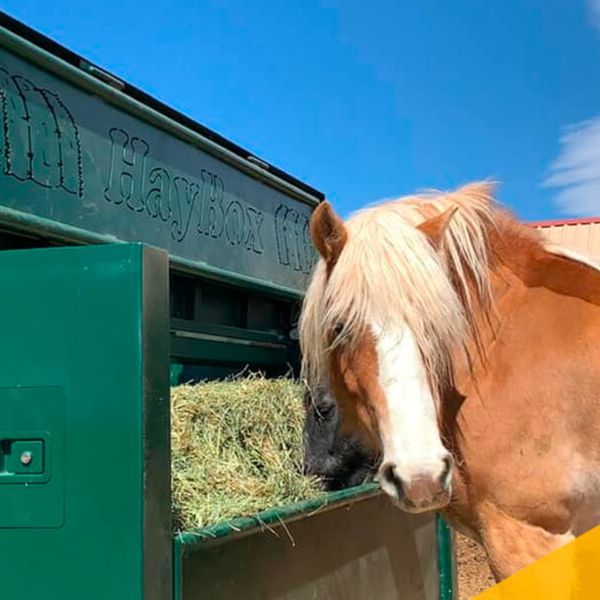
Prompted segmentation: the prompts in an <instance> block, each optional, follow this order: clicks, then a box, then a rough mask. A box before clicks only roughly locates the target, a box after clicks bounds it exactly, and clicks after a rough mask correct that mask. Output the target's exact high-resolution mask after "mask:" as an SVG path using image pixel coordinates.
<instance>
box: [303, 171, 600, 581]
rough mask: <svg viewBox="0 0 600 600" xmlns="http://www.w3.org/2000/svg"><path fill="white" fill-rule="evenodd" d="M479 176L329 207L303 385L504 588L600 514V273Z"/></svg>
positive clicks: (320, 225) (310, 301) (394, 485)
mask: <svg viewBox="0 0 600 600" xmlns="http://www.w3.org/2000/svg"><path fill="white" fill-rule="evenodd" d="M492 191H493V190H492V186H491V185H488V184H486V183H473V184H470V185H467V186H464V187H462V188H460V189H458V190H456V191H454V192H452V193H447V194H436V195H433V194H432V195H424V196H414V197H409V198H405V199H401V200H397V201H391V202H387V203H383V204H381V205H379V206H373V207H370V208H367V209H365V210H363V211H361V212H359V213H357V214H356V215H354V216H352V217H351V218H350V219H349V220H348V221H347V222H345V223H344V222H342V221H341V220H340V219H339V217H337V216H336V215H335V213H334V212H333V210H332V208H331V206H330V205H329V204H328V203H323V204H321V205H320V206H319V207H318V208H317V209H316V210H315V213H314V215H313V218H312V221H311V224H310V227H311V235H312V239H313V242H314V244H315V246H316V248H317V250H318V252H319V254H320V256H321V259H320V261H319V263H318V264H317V266H316V269H315V272H314V274H313V278H312V281H311V284H310V286H309V289H308V292H307V295H306V298H305V303H304V306H303V311H302V317H301V345H302V351H303V363H304V364H303V367H304V373H305V377H306V378H307V380H308V381H325V380H329V381H330V382H331V387H332V391H333V393H334V395H335V398H336V399H337V401H338V402H339V406H340V411H341V423H342V426H343V431H344V432H346V433H352V434H356V435H361V436H362V439H363V440H364V442H365V443H367V444H369V446H370V448H371V449H372V451H373V452H374V453H379V452H381V453H382V454H383V459H382V464H381V466H380V468H379V472H378V479H379V481H380V483H381V486H382V489H383V490H384V491H385V492H386V493H387V494H388V495H389V496H391V497H392V498H393V499H394V501H395V502H396V503H397V504H398V505H399V506H400V507H401V508H402V509H404V510H406V511H409V512H422V511H430V510H441V511H442V512H443V513H444V514H445V516H446V517H447V518H448V520H449V521H450V522H451V523H452V524H453V525H454V526H455V527H456V528H457V529H459V530H460V531H462V532H463V533H465V534H467V535H469V536H470V537H472V538H474V539H476V540H477V541H479V542H480V543H482V544H483V545H484V547H485V549H486V551H487V554H488V557H489V560H490V565H491V567H492V570H493V572H494V574H495V576H496V578H497V580H501V579H503V578H505V577H507V576H509V575H510V574H512V573H513V572H515V571H516V570H518V569H520V568H522V567H524V566H526V565H528V564H529V563H531V562H533V561H534V560H536V559H538V558H541V557H542V556H544V555H545V554H546V553H548V552H549V551H551V550H553V549H555V548H558V547H560V546H561V545H563V544H565V543H566V542H568V541H570V540H572V539H573V538H574V537H575V536H577V535H579V534H581V533H583V532H585V531H586V530H588V529H590V528H592V527H593V526H595V525H597V524H599V523H600V362H599V358H600V357H599V352H598V340H599V339H600V272H599V271H598V270H597V268H596V267H595V266H594V265H593V264H592V263H591V262H590V261H588V260H586V259H585V258H582V257H579V256H578V255H575V254H574V253H572V252H570V251H568V250H562V249H560V248H555V247H548V246H546V245H545V244H544V242H543V241H542V239H541V238H540V237H539V235H538V233H537V232H536V231H534V230H532V229H530V228H528V227H526V226H525V225H522V224H520V223H519V222H517V221H516V220H515V219H514V218H513V217H512V216H511V215H510V214H508V213H507V212H505V211H504V210H502V209H501V208H499V207H498V206H497V205H496V204H495V202H494V200H493V198H492Z"/></svg>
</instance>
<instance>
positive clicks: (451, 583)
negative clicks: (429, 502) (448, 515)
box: [436, 515, 457, 600]
mask: <svg viewBox="0 0 600 600" xmlns="http://www.w3.org/2000/svg"><path fill="white" fill-rule="evenodd" d="M436 534H437V546H438V572H439V575H440V590H439V597H440V600H453V599H454V598H455V597H456V583H457V582H456V576H455V575H456V574H455V571H456V563H455V560H454V534H453V532H452V529H451V528H450V527H449V526H448V524H447V523H446V521H444V519H443V518H442V517H441V516H440V515H438V516H437V531H436Z"/></svg>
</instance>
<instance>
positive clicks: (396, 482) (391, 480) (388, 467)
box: [381, 463, 404, 500]
mask: <svg viewBox="0 0 600 600" xmlns="http://www.w3.org/2000/svg"><path fill="white" fill-rule="evenodd" d="M381 476H382V478H383V479H384V481H385V482H387V483H388V484H390V485H392V486H393V487H394V489H395V491H396V495H397V499H398V500H400V499H402V498H403V497H404V485H403V483H402V480H401V479H400V477H398V475H396V470H395V468H394V465H393V464H391V463H387V464H385V465H383V466H382V467H381Z"/></svg>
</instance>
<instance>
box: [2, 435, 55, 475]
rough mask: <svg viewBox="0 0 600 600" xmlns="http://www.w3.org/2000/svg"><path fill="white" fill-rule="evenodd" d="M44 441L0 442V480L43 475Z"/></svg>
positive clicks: (7, 440)
mask: <svg viewBox="0 0 600 600" xmlns="http://www.w3.org/2000/svg"><path fill="white" fill-rule="evenodd" d="M44 462H45V461H44V440H23V439H14V440H10V439H4V440H1V441H0V478H4V477H14V476H19V475H41V474H43V473H44Z"/></svg>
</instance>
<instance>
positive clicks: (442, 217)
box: [417, 206, 458, 250]
mask: <svg viewBox="0 0 600 600" xmlns="http://www.w3.org/2000/svg"><path fill="white" fill-rule="evenodd" d="M457 210H458V206H451V207H450V208H448V209H446V210H445V211H444V212H443V213H440V214H439V215H436V216H435V217H432V218H431V219H427V221H424V222H423V223H421V224H420V225H418V226H417V229H419V230H420V231H421V232H422V233H424V234H425V236H426V237H427V239H428V240H429V241H430V242H431V245H432V246H433V247H434V248H435V249H436V250H438V249H439V248H440V246H441V245H442V240H443V239H444V233H446V229H447V228H448V225H450V221H451V219H452V217H453V216H454V213H455V212H456V211H457Z"/></svg>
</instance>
